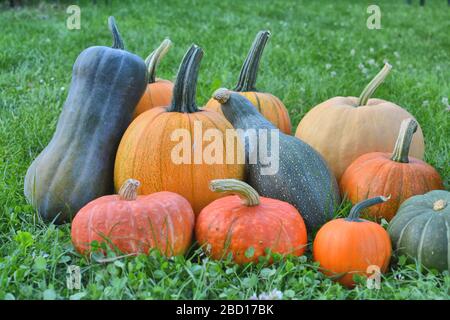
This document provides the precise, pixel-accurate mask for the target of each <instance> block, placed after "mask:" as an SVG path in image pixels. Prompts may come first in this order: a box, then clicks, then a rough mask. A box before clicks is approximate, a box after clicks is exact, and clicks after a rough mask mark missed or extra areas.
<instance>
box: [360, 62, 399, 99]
mask: <svg viewBox="0 0 450 320" xmlns="http://www.w3.org/2000/svg"><path fill="white" fill-rule="evenodd" d="M391 69H392V66H391V65H390V64H389V63H386V64H385V65H384V67H383V69H381V71H380V72H379V73H378V74H377V75H376V76H375V78H373V79H372V81H370V83H369V84H368V85H367V86H366V87H365V88H364V90H363V92H362V93H361V95H360V96H359V101H358V106H365V105H366V104H367V102H368V101H369V98H370V97H371V96H372V95H373V93H374V92H375V90H377V88H378V87H379V86H380V84H382V83H383V81H384V79H386V77H387V75H388V74H389V72H390V71H391Z"/></svg>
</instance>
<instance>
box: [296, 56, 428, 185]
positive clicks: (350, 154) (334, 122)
mask: <svg viewBox="0 0 450 320" xmlns="http://www.w3.org/2000/svg"><path fill="white" fill-rule="evenodd" d="M390 69H391V66H390V65H389V64H386V65H385V66H384V68H383V69H382V70H381V72H380V73H379V74H378V75H377V76H376V77H375V78H374V79H373V80H372V81H371V82H370V83H369V84H368V85H367V87H366V88H365V89H364V91H363V92H362V94H361V96H360V97H359V98H356V97H335V98H331V99H329V100H327V101H325V102H323V103H321V104H319V105H318V106H316V107H314V108H313V109H311V110H310V111H309V112H308V113H307V114H306V115H305V116H304V117H303V119H302V120H301V121H300V124H299V125H298V127H297V131H296V133H295V135H296V136H297V137H298V138H300V139H302V140H303V141H305V142H306V143H308V144H309V145H310V146H311V147H313V148H314V149H316V150H317V151H318V152H319V153H320V154H321V155H322V156H323V157H324V158H325V160H326V161H327V162H328V164H329V166H330V168H331V169H332V170H333V173H334V174H335V176H336V178H337V179H338V181H339V180H340V178H341V176H342V174H343V173H344V171H345V169H347V167H348V166H349V165H350V163H352V161H354V160H355V159H356V158H357V157H359V156H360V155H363V154H365V153H369V152H374V151H380V152H390V151H391V150H392V149H393V147H394V142H395V138H396V137H397V133H398V130H399V128H400V124H401V122H402V121H403V120H404V119H407V118H414V117H413V116H412V115H411V114H409V113H408V112H407V111H406V110H405V109H402V108H401V107H399V106H397V105H396V104H394V103H392V102H389V101H385V100H381V99H369V97H370V96H371V95H372V94H373V93H374V91H375V90H376V88H377V87H378V86H379V85H380V84H381V83H382V82H383V80H384V79H385V77H386V76H387V74H388V73H389V71H390ZM423 154H424V141H423V134H422V130H421V129H420V126H419V127H418V129H417V133H416V135H415V136H414V139H413V141H412V144H411V155H413V156H414V157H416V158H418V159H422V158H423Z"/></svg>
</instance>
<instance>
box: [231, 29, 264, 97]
mask: <svg viewBox="0 0 450 320" xmlns="http://www.w3.org/2000/svg"><path fill="white" fill-rule="evenodd" d="M269 37H270V32H269V31H260V32H258V34H257V35H256V38H255V40H254V41H253V44H252V47H251V48H250V51H249V52H248V55H247V58H246V59H245V61H244V64H243V65H242V68H241V73H240V74H239V80H238V83H237V85H236V87H235V88H234V91H237V92H246V91H257V90H256V87H255V84H256V77H257V76H258V68H259V61H260V60H261V56H262V54H263V51H264V47H265V46H266V43H267V41H268V40H269Z"/></svg>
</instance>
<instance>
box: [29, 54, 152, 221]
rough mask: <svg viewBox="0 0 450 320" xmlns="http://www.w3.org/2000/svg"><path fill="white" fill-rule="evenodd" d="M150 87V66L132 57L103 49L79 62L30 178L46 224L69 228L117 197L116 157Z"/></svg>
mask: <svg viewBox="0 0 450 320" xmlns="http://www.w3.org/2000/svg"><path fill="white" fill-rule="evenodd" d="M146 83H147V80H146V66H145V63H144V61H143V60H142V59H141V58H140V57H138V56H137V55H134V54H132V53H129V52H127V51H124V50H119V49H113V48H108V47H102V46H97V47H90V48H88V49H86V50H84V51H83V52H82V53H81V54H80V55H79V56H78V58H77V60H76V61H75V64H74V66H73V73H72V83H71V85H70V90H69V93H68V96H67V99H66V102H65V103H64V107H63V110H62V112H61V115H60V117H59V120H58V124H57V127H56V131H55V134H54V135H53V138H52V139H51V141H50V143H49V144H48V145H47V147H46V148H45V149H44V150H43V151H42V152H41V153H40V154H39V156H38V157H37V158H36V159H35V160H34V161H33V163H32V164H31V166H30V167H29V168H28V171H27V174H26V177H25V185H24V192H25V196H26V197H27V199H28V200H29V201H30V202H31V203H32V204H33V206H34V207H35V208H36V209H37V210H38V212H39V214H40V215H41V216H42V217H43V219H44V220H45V221H52V220H53V219H55V218H56V217H58V218H57V219H56V220H55V223H63V222H68V221H70V220H71V219H72V218H73V216H74V215H75V214H76V212H77V211H78V210H79V209H81V208H82V207H83V206H84V205H85V204H87V203H88V202H89V201H91V200H93V199H96V198H98V197H100V196H103V195H105V194H111V193H113V191H114V184H113V173H114V156H115V153H116V151H117V147H118V145H119V142H120V138H121V137H122V135H123V133H124V132H125V129H126V128H127V126H128V125H129V123H130V122H131V119H132V116H133V112H134V109H135V107H136V104H137V102H138V101H139V99H140V98H141V96H142V94H143V92H144V90H145V86H146Z"/></svg>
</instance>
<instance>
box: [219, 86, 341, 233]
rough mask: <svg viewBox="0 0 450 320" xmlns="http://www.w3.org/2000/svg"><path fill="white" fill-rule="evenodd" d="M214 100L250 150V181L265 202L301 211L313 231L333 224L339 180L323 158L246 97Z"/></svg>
mask: <svg viewBox="0 0 450 320" xmlns="http://www.w3.org/2000/svg"><path fill="white" fill-rule="evenodd" d="M214 98H215V99H216V100H217V101H219V102H220V103H221V104H222V111H223V113H224V115H225V117H226V118H227V119H228V121H230V122H231V124H232V125H233V127H234V128H235V129H238V130H237V132H238V134H239V137H240V139H241V141H242V143H243V144H244V145H245V157H246V161H245V166H246V181H247V182H248V183H249V184H250V185H251V186H252V187H253V188H255V190H256V191H257V192H258V193H259V194H260V195H261V196H263V197H268V198H274V199H278V200H282V201H286V202H288V203H290V204H292V205H293V206H294V207H296V208H297V210H298V211H300V212H301V213H302V216H303V219H304V220H305V223H306V227H307V228H308V230H309V231H313V230H316V229H318V228H319V227H320V226H321V225H322V224H324V223H325V222H326V221H327V220H329V219H331V218H332V217H333V212H334V209H335V207H336V206H337V205H339V204H340V201H341V200H340V195H339V189H338V186H337V183H336V179H335V178H334V176H333V174H332V173H331V171H330V170H329V168H328V166H327V164H326V162H325V160H324V159H323V158H322V157H321V156H320V154H318V153H317V152H316V151H315V150H314V149H313V148H311V147H310V146H309V145H308V144H306V143H304V142H303V141H301V140H300V139H298V138H295V137H293V136H290V135H287V134H284V133H282V132H281V131H280V130H279V129H277V128H276V127H275V126H274V125H273V124H272V123H270V122H269V121H268V120H267V119H265V118H264V117H263V116H262V115H261V114H260V113H259V112H258V111H257V110H256V109H255V108H254V107H253V106H252V104H251V103H250V101H248V100H247V99H246V98H245V97H243V96H242V95H240V94H238V93H236V92H233V91H230V90H227V89H219V90H217V91H216V93H215V94H214Z"/></svg>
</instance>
